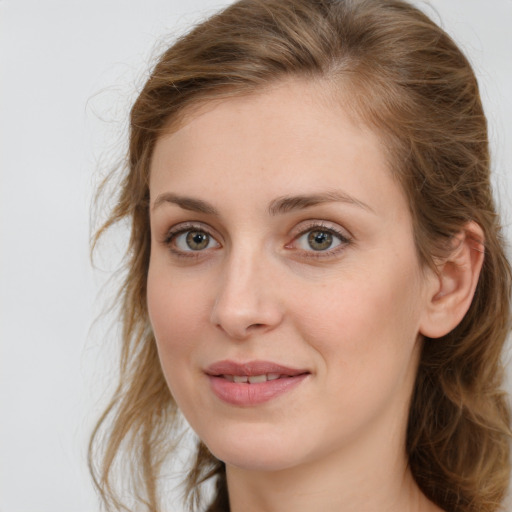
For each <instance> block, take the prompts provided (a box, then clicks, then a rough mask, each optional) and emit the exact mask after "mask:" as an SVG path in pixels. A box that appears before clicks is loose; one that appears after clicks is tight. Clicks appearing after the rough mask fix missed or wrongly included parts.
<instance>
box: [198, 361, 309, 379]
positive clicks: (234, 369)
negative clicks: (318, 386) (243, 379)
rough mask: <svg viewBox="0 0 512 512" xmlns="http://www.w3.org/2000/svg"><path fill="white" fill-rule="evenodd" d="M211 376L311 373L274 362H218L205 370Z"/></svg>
mask: <svg viewBox="0 0 512 512" xmlns="http://www.w3.org/2000/svg"><path fill="white" fill-rule="evenodd" d="M205 373H206V374H208V375H210V376H213V377H214V376H218V375H246V376H247V377H251V376H255V375H263V374H267V373H278V374H280V375H288V376H291V377H293V376H295V375H301V374H304V373H310V372H309V371H308V370H306V369H301V368H291V367H289V366H283V365H281V364H277V363H274V362H272V361H248V362H245V363H237V362H235V361H229V360H226V361H217V362H215V363H213V364H211V365H210V366H208V367H207V368H206V370H205Z"/></svg>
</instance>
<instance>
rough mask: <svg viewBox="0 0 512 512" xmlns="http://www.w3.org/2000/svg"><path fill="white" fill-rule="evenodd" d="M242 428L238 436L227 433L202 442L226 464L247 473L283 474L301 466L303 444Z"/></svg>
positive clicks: (279, 436)
mask: <svg viewBox="0 0 512 512" xmlns="http://www.w3.org/2000/svg"><path fill="white" fill-rule="evenodd" d="M242 431H243V426H242V425H241V426H240V431H239V432H238V433H237V434H235V435H230V433H228V432H224V433H223V434H224V435H223V434H222V433H220V435H214V436H211V437H210V438H208V439H204V438H203V442H204V443H205V444H206V446H207V447H208V449H209V450H210V451H211V452H212V453H213V455H215V457H216V458H218V459H219V460H221V461H222V462H224V463H225V464H226V465H229V466H234V467H237V468H240V469H244V470H247V471H280V470H284V469H288V468H290V467H293V466H295V465H297V464H299V463H300V460H301V459H302V457H301V455H300V453H299V452H298V451H297V447H298V446H301V444H298V443H296V442H295V441H294V440H293V439H291V438H290V437H288V439H287V440H286V441H285V439H286V436H283V435H282V434H280V435H279V434H274V435H272V433H271V432H266V433H264V432H259V433H258V432H254V428H253V429H250V428H249V429H245V430H244V431H243V432H242Z"/></svg>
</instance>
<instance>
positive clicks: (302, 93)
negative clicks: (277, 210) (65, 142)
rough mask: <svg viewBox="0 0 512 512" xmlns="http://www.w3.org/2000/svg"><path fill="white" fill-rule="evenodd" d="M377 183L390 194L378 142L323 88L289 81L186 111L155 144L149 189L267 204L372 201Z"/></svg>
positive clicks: (390, 178)
mask: <svg viewBox="0 0 512 512" xmlns="http://www.w3.org/2000/svg"><path fill="white" fill-rule="evenodd" d="M345 101H346V102H348V101H349V98H346V99H345ZM390 180H391V181H392V183H390ZM384 182H386V183H385V184H386V186H387V187H389V186H390V185H395V186H396V184H394V180H392V177H391V173H390V171H389V165H388V163H387V158H386V154H385V151H384V148H383V145H382V143H381V140H380V139H379V137H378V135H377V134H376V133H375V132H374V131H372V130H370V129H369V128H368V127H367V126H365V125H364V124H362V123H361V122H358V121H357V119H355V118H354V116H352V115H350V114H349V113H348V112H347V109H345V108H344V107H343V105H342V103H341V102H340V101H339V100H337V96H336V95H335V94H333V92H332V91H331V90H330V88H329V87H328V86H326V85H325V84H322V83H319V82H304V81H299V80H295V81H288V82H284V83H280V84H277V85H275V86H273V87H270V88H267V89H265V90H264V91H262V92H260V93H257V94H250V95H244V96H237V97H232V98H228V99H222V100H215V101H211V102H208V103H206V104H203V105H200V106H198V107H197V108H195V109H193V110H191V111H190V112H189V113H188V115H186V116H185V117H184V119H183V121H182V122H181V124H180V125H179V127H177V129H175V130H174V131H170V132H169V133H167V134H164V135H162V136H161V137H160V138H159V140H158V141H157V144H156V147H155V151H154V154H153V159H152V164H151V177H150V189H151V195H152V196H154V195H155V194H156V193H160V192H162V191H164V189H166V188H167V189H169V188H171V189H177V191H179V192H180V193H186V194H193V195H197V194H208V193H209V192H210V191H211V188H212V186H217V185H218V186H220V185H223V186H228V187H230V188H232V189H234V188H235V187H237V190H238V191H239V193H242V192H243V195H247V196H249V197H252V196H254V195H255V192H256V191H262V190H266V191H267V192H268V194H267V195H268V196H269V197H270V196H277V195H286V194H291V193H304V192H305V191H316V190H317V189H333V188H338V187H341V188H344V189H348V190H349V191H353V192H358V193H362V194H363V195H373V196H375V197H376V198H377V197H378V196H379V195H380V191H381V190H382V186H383V185H384ZM167 191H168V190H167ZM251 191H252V193H251ZM397 193H398V195H401V192H400V191H398V190H395V191H394V195H396V194H397ZM361 199H362V200H363V201H364V199H363V198H361ZM153 200H154V197H153Z"/></svg>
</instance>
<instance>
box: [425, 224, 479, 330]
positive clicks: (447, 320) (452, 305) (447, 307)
mask: <svg viewBox="0 0 512 512" xmlns="http://www.w3.org/2000/svg"><path fill="white" fill-rule="evenodd" d="M483 262H484V234H483V231H482V228H481V227H480V226H479V225H478V224H477V223H476V222H469V223H468V224H466V226H465V227H464V229H463V230H462V231H460V232H459V233H458V234H457V235H455V236H454V237H453V248H452V251H451V252H450V254H449V255H448V256H447V257H445V258H443V259H442V260H440V261H439V262H438V269H437V273H434V272H432V275H431V279H430V280H429V287H428V288H429V290H428V292H427V304H426V307H425V310H424V314H423V317H422V320H421V324H420V333H421V334H423V335H424V336H427V337H429V338H440V337H441V336H444V335H446V334H448V333H449V332H450V331H452V330H453V329H454V328H455V327H456V326H457V325H458V324H459V323H460V322H461V320H462V319H463V318H464V315H465V314H466V313H467V311H468V309H469V306H470V305H471V301H472V300H473V295H474V294H475V290H476V285H477V283H478V278H479V276H480V271H481V269H482V264H483Z"/></svg>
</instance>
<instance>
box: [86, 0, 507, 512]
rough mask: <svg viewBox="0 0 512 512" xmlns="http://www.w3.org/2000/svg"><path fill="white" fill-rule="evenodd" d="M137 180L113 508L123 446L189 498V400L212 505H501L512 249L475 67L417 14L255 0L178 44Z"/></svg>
mask: <svg viewBox="0 0 512 512" xmlns="http://www.w3.org/2000/svg"><path fill="white" fill-rule="evenodd" d="M122 179H123V181H122V186H121V191H120V195H119V199H118V202H117V204H116V206H115V208H114V210H113V212H112V215H111V217H110V219H109V221H108V222H107V223H106V225H105V226H104V227H103V228H102V229H101V230H100V232H99V234H98V236H100V235H101V234H102V233H103V232H104V231H105V230H106V229H107V228H108V227H109V226H111V225H112V224H114V223H116V222H118V221H120V220H122V219H125V218H128V219H130V221H131V238H130V245H129V249H128V256H129V260H128V269H127V274H126V279H125V281H124V285H123V288H122V290H121V298H122V306H121V314H122V319H123V326H124V330H123V351H122V357H121V361H122V366H121V369H122V371H121V378H120V383H119V387H118V390H117V392H116V394H115V396H114V398H113V400H112V402H111V405H110V406H109V408H108V410H107V411H106V413H105V414H104V416H103V417H102V418H101V420H100V422H99V424H98V427H97V429H96V431H95V433H94V435H93V439H92V442H91V454H92V455H91V457H92V456H93V455H94V453H93V452H94V449H95V447H97V446H99V444H100V443H99V439H100V437H99V433H100V432H104V435H105V436H106V437H105V438H104V450H103V453H102V462H101V465H100V466H99V467H96V466H94V464H93V463H92V462H91V467H92V470H93V475H94V478H95V482H96V485H97V486H98V488H99V489H100V491H101V493H102V496H103V498H104V500H105V502H106V503H107V504H110V505H111V507H112V509H113V510H117V509H121V507H122V503H121V501H120V499H119V498H118V497H117V495H116V492H115V489H114V486H113V480H112V477H111V473H112V470H113V468H114V463H115V462H116V461H117V460H118V457H120V456H121V454H122V452H123V451H125V452H126V453H127V455H128V456H129V457H130V458H129V459H127V460H131V462H132V463H133V467H132V470H131V477H132V478H133V482H134V486H135V491H136V492H135V494H136V496H138V499H139V505H138V507H139V508H140V503H142V504H144V505H143V506H144V507H145V508H144V509H145V510H152V511H156V510H169V507H170V506H172V504H168V503H167V504H162V505H159V492H158V485H157V484H158V480H159V476H160V474H161V473H162V466H163V464H164V462H165V460H166V459H167V456H168V455H169V453H170V452H171V451H172V448H173V447H174V446H175V444H176V439H177V434H176V430H175V429H176V426H177V425H178V417H177V414H178V410H180V411H181V412H183V414H184V416H185V418H186V419H187V421H188V422H189V423H190V425H191V426H192V428H193V429H194V430H195V432H196V433H197V435H198V437H199V439H200V441H199V443H198V448H197V456H196V461H195V464H194V466H193V468H192V469H191V471H190V472H189V475H188V487H187V492H188V496H189V497H191V501H192V502H194V500H196V502H197V500H198V496H199V495H198V490H199V484H200V483H201V482H203V481H205V480H208V479H210V478H213V479H215V481H216V493H215V496H214V499H213V502H212V503H211V504H210V505H209V508H208V510H210V511H225V510H231V511H233V512H237V511H240V510H244V511H267V510H268V511H274V510H289V509H292V510H297V511H301V510H311V509H312V508H313V507H316V508H318V509H319V510H323V511H331V510H332V511H353V510H358V511H361V510H368V511H380V512H382V511H388V510H389V511H394V512H397V511H404V512H405V511H408V512H412V511H414V512H419V511H437V512H438V511H446V512H470V511H471V512H476V511H479V512H482V511H485V512H490V511H497V510H499V509H500V506H501V504H502V502H503V499H504V495H505V493H506V488H507V484H508V479H509V470H510V464H509V437H510V430H509V412H508V409H507V406H506V400H505V398H504V396H503V393H502V392H501V390H500V386H501V383H502V367H501V363H500V354H501V351H502V347H503V344H504V342H505V338H506V335H507V332H508V329H509V326H510V289H511V270H510V266H509V264H508V262H507V260H506V258H505V255H504V251H503V241H502V239H501V232H500V225H499V221H498V218H497V215H496V213H495V208H494V203H493V199H492V194H491V190H490V184H489V153H488V142H487V133H486V120H485V117H484V114H483V111H482V107H481V102H480V98H479V92H478V85H477V82H476V79H475V77H474V74H473V72H472V70H471V67H470V65H469V64H468V62H467V60H466V59H465V57H464V56H463V55H462V54H461V52H460V51H459V50H458V49H457V47H456V46H455V44H454V43H453V42H452V41H451V39H450V38H449V37H448V36H447V35H446V34H445V33H444V32H443V31H442V30H441V29H440V28H438V27H437V26H436V25H435V24H433V23H432V22H431V21H430V20H429V19H428V18H427V17H426V16H425V15H424V14H422V13H421V12H419V11H418V10H416V9H415V8H413V7H411V6H410V5H409V4H407V3H405V2H402V1H398V0H380V1H377V0H359V1H357V0H356V1H354V0H353V1H349V0H346V1H343V0H321V1H315V2H311V1H310V0H242V1H240V2H237V3H236V4H234V5H232V6H231V7H228V8H227V9H226V10H225V11H223V12H221V13H220V14H218V15H216V16H214V17H212V18H211V19H209V20H208V21H206V22H205V23H203V24H201V25H199V26H198V27H196V28H195V29H194V30H193V31H192V32H190V33H189V34H188V35H186V36H185V37H183V38H182V39H180V40H179V41H178V42H177V43H176V44H175V45H173V46H172V47H171V48H170V49H169V50H168V51H167V52H165V53H164V54H163V55H162V57H161V58H160V60H159V62H158V63H157V65H156V67H155V69H154V71H153V73H152V74H151V76H150V78H149V79H148V81H147V83H146V84H145V86H144V88H143V90H142V92H141V94H140V95H139V97H138V99H137V101H136V102H135V104H134V106H133V109H132V112H131V132H130V147H129V159H128V169H127V171H126V174H125V175H124V177H123V178H122ZM160 506H161V508H160ZM133 507H134V508H135V509H138V508H137V505H135V504H134V505H133Z"/></svg>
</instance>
